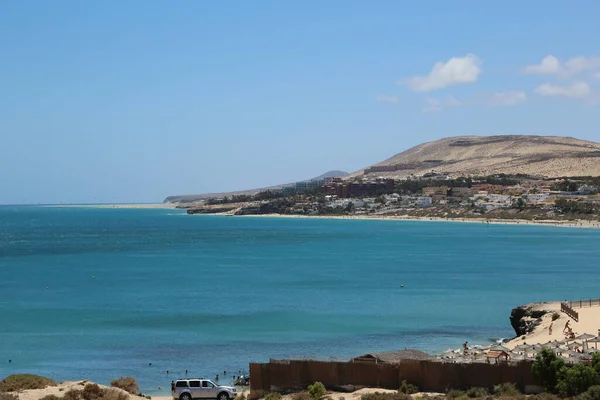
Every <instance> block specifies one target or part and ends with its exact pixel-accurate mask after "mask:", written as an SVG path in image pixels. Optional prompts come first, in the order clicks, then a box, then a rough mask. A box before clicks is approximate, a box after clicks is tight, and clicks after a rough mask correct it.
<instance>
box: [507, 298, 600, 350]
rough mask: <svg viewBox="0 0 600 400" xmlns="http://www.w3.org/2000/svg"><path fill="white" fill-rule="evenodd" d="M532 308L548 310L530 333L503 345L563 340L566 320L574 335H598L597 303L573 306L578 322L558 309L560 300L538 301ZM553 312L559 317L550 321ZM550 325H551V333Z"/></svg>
mask: <svg viewBox="0 0 600 400" xmlns="http://www.w3.org/2000/svg"><path fill="white" fill-rule="evenodd" d="M534 308H535V309H537V310H547V311H550V312H548V313H547V314H545V315H544V316H542V318H541V323H540V325H538V326H537V327H536V328H535V330H534V331H533V332H532V333H529V334H527V335H523V336H519V337H517V338H514V339H512V340H511V341H509V342H508V343H507V344H505V346H506V347H508V348H509V349H513V348H514V347H515V346H517V345H519V344H524V343H526V344H545V343H548V342H550V341H555V340H557V341H561V340H564V339H565V337H566V336H565V334H564V333H563V329H564V328H565V324H566V323H567V321H569V326H570V327H571V329H572V330H573V332H574V334H575V336H579V335H582V334H584V333H587V334H589V335H593V336H596V337H597V336H598V331H599V329H600V306H598V305H597V303H596V305H593V306H591V307H583V308H574V310H575V311H577V312H578V313H579V321H578V322H576V321H575V320H573V319H572V318H570V317H569V316H567V315H566V314H565V313H563V312H561V311H560V302H551V303H540V304H537V305H536V306H535V307H534ZM554 313H557V314H558V315H559V318H558V319H556V320H555V321H552V315H553V314H554ZM550 325H552V332H551V333H550ZM578 342H581V341H578ZM596 346H597V344H594V345H591V347H594V348H595V347H596Z"/></svg>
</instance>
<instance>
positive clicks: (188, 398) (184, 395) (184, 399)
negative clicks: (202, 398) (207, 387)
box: [179, 393, 192, 400]
mask: <svg viewBox="0 0 600 400" xmlns="http://www.w3.org/2000/svg"><path fill="white" fill-rule="evenodd" d="M179 400H192V396H191V395H190V394H189V393H182V394H181V396H179Z"/></svg>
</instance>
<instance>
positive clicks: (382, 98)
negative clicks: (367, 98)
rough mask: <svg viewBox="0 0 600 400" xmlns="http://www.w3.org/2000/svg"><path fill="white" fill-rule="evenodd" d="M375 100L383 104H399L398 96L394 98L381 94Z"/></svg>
mask: <svg viewBox="0 0 600 400" xmlns="http://www.w3.org/2000/svg"><path fill="white" fill-rule="evenodd" d="M375 100H377V101H380V102H382V103H397V102H398V98H397V97H396V96H392V95H389V94H379V95H377V97H375Z"/></svg>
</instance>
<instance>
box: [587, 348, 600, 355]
mask: <svg viewBox="0 0 600 400" xmlns="http://www.w3.org/2000/svg"><path fill="white" fill-rule="evenodd" d="M599 351H600V350H598V349H587V350H586V351H585V352H586V353H589V354H594V353H598V352H599Z"/></svg>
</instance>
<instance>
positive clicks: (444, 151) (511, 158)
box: [350, 135, 600, 178]
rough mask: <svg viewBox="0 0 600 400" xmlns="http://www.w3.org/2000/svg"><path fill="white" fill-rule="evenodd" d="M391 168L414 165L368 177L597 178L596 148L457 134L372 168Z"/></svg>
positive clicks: (599, 147) (599, 148) (565, 141)
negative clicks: (500, 174)
mask: <svg viewBox="0 0 600 400" xmlns="http://www.w3.org/2000/svg"><path fill="white" fill-rule="evenodd" d="M397 164H415V167H414V168H412V169H406V170H400V171H393V172H374V173H371V174H369V175H373V176H386V177H392V178H402V177H406V176H409V175H410V174H417V175H418V174H424V173H427V172H431V171H432V170H434V171H436V172H440V173H446V174H449V175H492V174H499V173H505V174H527V175H539V176H546V177H560V176H590V175H591V176H599V175H600V144H599V143H595V142H589V141H584V140H579V139H575V138H571V137H555V136H524V135H523V136H516V135H514V136H457V137H450V138H445V139H441V140H437V141H434V142H429V143H424V144H421V145H419V146H416V147H413V148H411V149H408V150H406V151H404V152H402V153H399V154H396V155H395V156H393V157H390V158H388V159H387V160H385V161H382V162H380V163H378V164H375V166H390V165H397ZM363 171H364V170H360V171H357V172H355V173H353V174H351V175H350V177H355V176H360V175H362V174H363Z"/></svg>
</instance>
